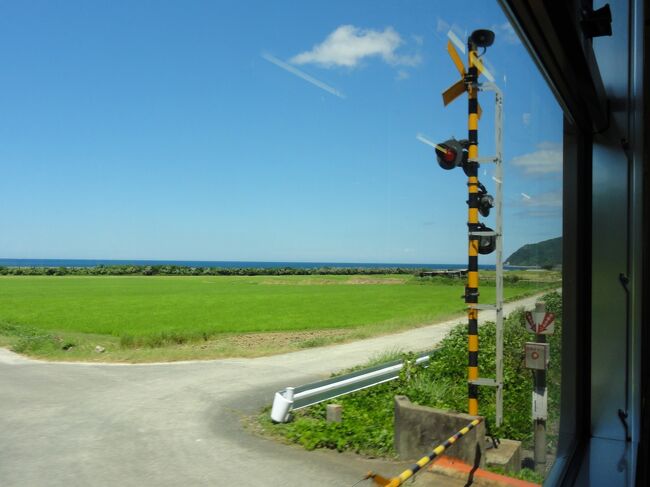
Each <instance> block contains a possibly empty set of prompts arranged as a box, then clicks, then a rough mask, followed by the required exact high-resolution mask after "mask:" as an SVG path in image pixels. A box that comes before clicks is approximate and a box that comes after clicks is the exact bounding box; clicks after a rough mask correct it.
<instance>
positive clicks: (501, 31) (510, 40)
mask: <svg viewBox="0 0 650 487" xmlns="http://www.w3.org/2000/svg"><path fill="white" fill-rule="evenodd" d="M492 30H493V31H494V33H495V34H496V39H497V41H499V40H501V41H503V42H504V43H505V44H510V45H515V44H521V40H520V39H519V36H517V33H516V32H515V29H514V28H513V27H512V24H511V23H510V22H504V23H503V24H495V25H493V26H492Z"/></svg>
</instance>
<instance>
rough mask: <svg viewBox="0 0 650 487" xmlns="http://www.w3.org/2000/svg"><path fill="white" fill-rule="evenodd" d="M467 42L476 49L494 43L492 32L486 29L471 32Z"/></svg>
mask: <svg viewBox="0 0 650 487" xmlns="http://www.w3.org/2000/svg"><path fill="white" fill-rule="evenodd" d="M469 41H470V42H471V43H472V44H474V45H475V46H476V47H483V48H486V47H490V46H491V45H492V44H493V43H494V32H492V31H491V30H487V29H479V30H475V31H474V32H472V35H470V36H469Z"/></svg>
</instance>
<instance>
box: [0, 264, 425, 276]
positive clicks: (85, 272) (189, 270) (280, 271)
mask: <svg viewBox="0 0 650 487" xmlns="http://www.w3.org/2000/svg"><path fill="white" fill-rule="evenodd" d="M422 270H423V269H411V268H401V267H383V268H380V267H317V268H298V267H275V268H273V267H271V268H269V267H233V268H224V267H186V266H178V265H146V266H145V265H98V266H93V267H2V266H0V275H3V276H309V275H353V274H364V275H373V274H419V273H420V271H422Z"/></svg>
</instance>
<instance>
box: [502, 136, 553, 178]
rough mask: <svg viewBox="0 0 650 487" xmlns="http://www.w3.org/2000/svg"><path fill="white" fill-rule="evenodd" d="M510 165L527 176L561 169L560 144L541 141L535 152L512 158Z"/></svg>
mask: <svg viewBox="0 0 650 487" xmlns="http://www.w3.org/2000/svg"><path fill="white" fill-rule="evenodd" d="M512 165H513V166H516V167H518V168H520V169H522V170H523V172H524V174H526V175H528V176H541V175H545V174H553V173H559V172H561V171H562V146H561V145H560V144H558V143H554V142H542V143H541V144H538V145H537V150H536V151H535V152H529V153H528V154H522V155H520V156H517V157H514V158H513V159H512Z"/></svg>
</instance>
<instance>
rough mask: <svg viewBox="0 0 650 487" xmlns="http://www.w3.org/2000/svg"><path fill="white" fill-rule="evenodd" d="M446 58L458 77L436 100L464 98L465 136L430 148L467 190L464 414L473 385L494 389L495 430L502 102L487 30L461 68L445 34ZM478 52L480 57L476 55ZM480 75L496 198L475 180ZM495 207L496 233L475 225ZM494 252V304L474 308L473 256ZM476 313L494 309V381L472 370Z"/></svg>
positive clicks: (472, 408) (472, 43)
mask: <svg viewBox="0 0 650 487" xmlns="http://www.w3.org/2000/svg"><path fill="white" fill-rule="evenodd" d="M448 37H449V40H448V42H447V52H448V53H449V56H450V57H451V60H452V62H453V63H454V66H455V67H456V69H457V70H458V73H459V74H460V79H459V80H458V81H456V83H454V84H453V85H452V86H450V87H449V88H448V89H447V90H445V91H444V92H443V93H442V100H443V103H444V105H445V106H447V105H448V104H450V103H451V102H452V101H454V100H455V99H456V98H458V97H459V96H461V95H463V94H465V93H467V98H468V122H467V125H468V136H467V139H464V140H456V139H449V140H447V141H445V142H443V143H441V144H435V149H436V156H437V159H438V164H439V165H440V167H441V168H443V169H445V170H451V169H453V168H455V167H462V168H463V171H464V172H465V174H466V176H467V188H468V199H467V206H468V214H467V226H468V240H469V242H468V244H469V245H468V266H467V267H468V271H467V284H466V286H465V294H464V296H463V298H464V299H465V303H466V304H467V321H468V330H467V332H468V338H467V347H468V371H467V381H468V412H469V414H471V415H474V416H476V415H478V387H479V385H490V386H496V388H497V414H496V424H497V425H499V424H501V420H502V415H503V407H502V404H503V314H502V313H503V265H502V262H501V261H502V245H501V225H502V219H501V217H502V213H501V181H502V178H501V171H502V167H501V162H502V158H501V114H502V110H501V106H502V96H501V92H500V90H499V89H498V88H497V87H496V85H495V84H494V77H493V76H492V74H491V73H490V72H489V71H488V70H487V68H486V67H485V64H484V63H483V61H482V60H481V56H482V55H483V54H484V53H485V51H486V49H487V48H488V47H490V46H491V45H492V44H493V43H494V33H493V32H492V31H489V30H485V29H480V30H475V31H474V32H472V34H471V35H470V36H469V38H468V39H467V62H468V67H467V68H465V65H464V64H463V61H462V59H461V57H460V55H459V54H458V51H457V50H456V47H454V45H456V46H457V47H458V48H459V49H460V51H461V52H463V54H464V53H465V46H464V45H463V44H462V43H461V42H460V41H459V40H458V38H457V37H456V36H455V35H453V33H452V32H450V33H449V34H448ZM479 49H482V52H481V53H480V54H479ZM481 75H483V76H484V77H485V78H487V79H488V80H489V81H490V83H489V85H490V87H489V88H487V89H491V90H493V91H495V93H496V105H497V106H496V114H495V115H496V117H495V119H496V123H495V125H496V126H495V134H496V149H497V155H496V156H495V157H493V158H491V159H489V162H494V163H495V164H496V166H497V170H496V171H497V172H496V174H497V176H498V178H497V179H495V180H496V181H497V198H496V201H495V198H494V197H493V196H492V195H490V194H488V192H487V189H486V188H485V186H483V184H481V183H480V182H479V180H478V168H479V165H480V162H482V160H479V157H478V122H479V119H480V118H481V114H482V109H481V106H480V105H479V102H478V92H479V91H480V90H482V89H486V87H484V86H483V85H482V84H480V83H479V77H480V76H481ZM495 206H496V207H497V226H496V231H494V230H493V229H492V228H489V227H487V226H486V225H485V224H484V223H481V222H479V214H480V215H481V216H483V217H487V216H489V214H490V210H491V209H492V208H494V207H495ZM495 250H496V252H497V256H496V257H497V303H496V305H494V306H490V305H479V296H480V294H479V271H478V256H479V254H480V255H486V254H490V253H492V252H494V251H495ZM479 309H494V310H496V312H497V320H496V321H497V367H496V369H497V373H496V379H480V378H479V368H478V365H479V364H478V351H479V348H478V347H479V343H478V312H479Z"/></svg>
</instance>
